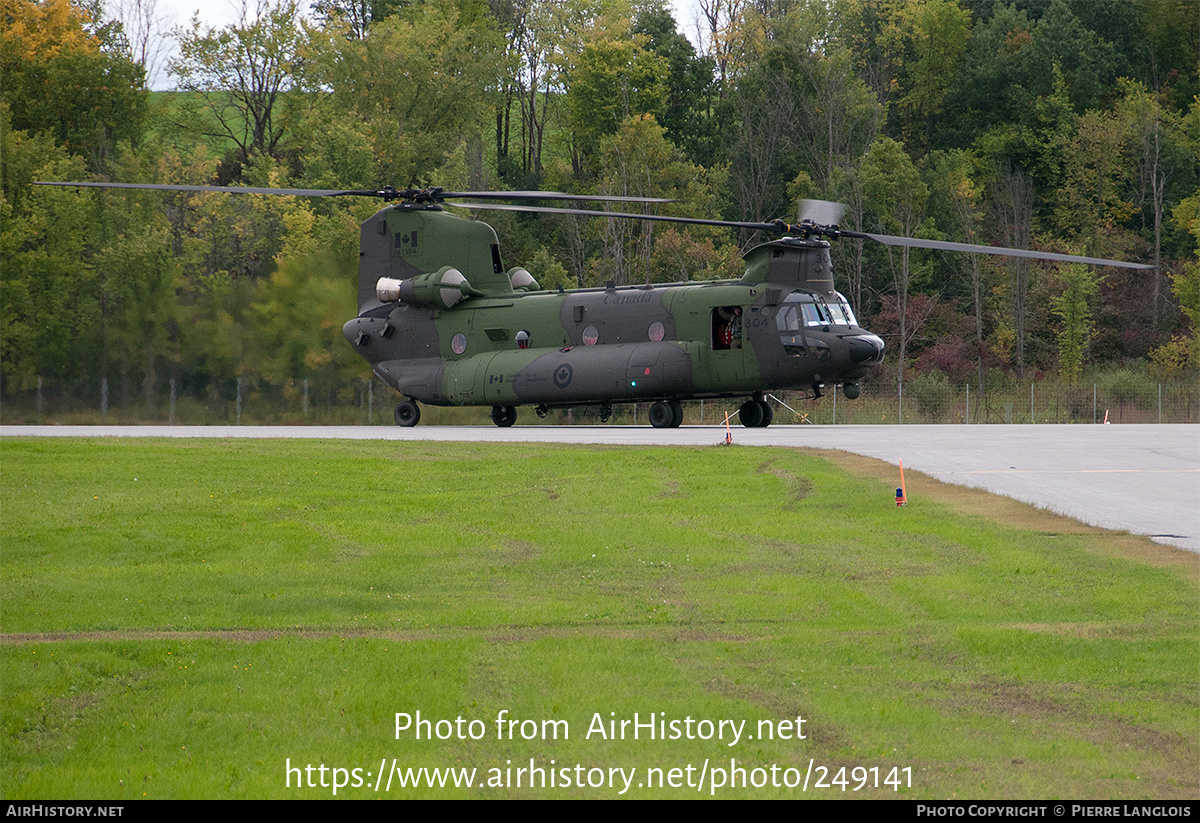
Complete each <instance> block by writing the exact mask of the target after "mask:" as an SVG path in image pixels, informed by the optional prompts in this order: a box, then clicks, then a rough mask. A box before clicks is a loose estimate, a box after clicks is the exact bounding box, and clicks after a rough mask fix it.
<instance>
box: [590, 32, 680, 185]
mask: <svg viewBox="0 0 1200 823" xmlns="http://www.w3.org/2000/svg"><path fill="white" fill-rule="evenodd" d="M666 74H667V61H666V60H664V59H663V58H661V57H659V56H657V55H655V54H654V53H653V52H648V51H646V50H644V49H642V48H641V47H640V46H638V45H637V44H636V43H634V42H632V41H630V40H621V41H615V40H601V41H595V42H591V43H588V44H587V45H586V46H584V48H583V52H582V53H581V54H580V55H579V57H578V59H577V60H576V61H575V65H574V67H573V68H572V71H571V88H570V91H569V93H568V95H567V107H568V111H569V112H570V118H569V121H570V124H571V131H572V133H573V135H574V144H575V155H576V157H575V162H574V166H575V170H576V173H577V174H580V173H584V174H586V173H588V172H590V171H591V169H590V168H589V167H590V165H591V164H590V163H589V161H588V158H590V157H591V156H593V155H594V154H595V152H596V150H597V148H598V147H599V144H600V141H601V139H602V138H603V137H605V136H607V135H612V134H616V132H617V130H618V128H619V127H620V126H621V124H622V123H623V122H625V121H626V120H628V119H629V118H630V117H634V116H639V115H644V114H648V115H651V116H653V117H655V118H658V117H661V116H662V114H663V112H664V110H665V109H666V82H665V78H666Z"/></svg>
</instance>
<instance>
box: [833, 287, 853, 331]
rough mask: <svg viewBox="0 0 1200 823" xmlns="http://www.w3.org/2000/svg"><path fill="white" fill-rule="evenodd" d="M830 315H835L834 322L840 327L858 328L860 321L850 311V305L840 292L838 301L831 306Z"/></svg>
mask: <svg viewBox="0 0 1200 823" xmlns="http://www.w3.org/2000/svg"><path fill="white" fill-rule="evenodd" d="M829 313H830V314H832V315H833V322H834V323H835V324H836V325H839V326H857V325H858V320H856V319H855V317H854V312H853V311H851V309H850V304H849V303H848V302H847V301H846V298H845V297H843V296H842V294H841V293H840V292H838V293H837V300H836V301H834V302H831V303H830V304H829Z"/></svg>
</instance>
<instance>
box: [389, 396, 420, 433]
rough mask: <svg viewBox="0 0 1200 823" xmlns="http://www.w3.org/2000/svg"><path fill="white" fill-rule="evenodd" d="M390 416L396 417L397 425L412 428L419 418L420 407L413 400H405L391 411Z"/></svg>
mask: <svg viewBox="0 0 1200 823" xmlns="http://www.w3.org/2000/svg"><path fill="white" fill-rule="evenodd" d="M392 417H394V418H395V419H396V425H397V426H404V427H405V428H412V427H413V426H415V425H417V421H419V420H420V419H421V409H420V407H419V406H417V404H416V403H414V402H413V401H411V400H405V401H404V402H403V403H401V404H400V405H399V406H397V407H396V411H394V412H393V413H392Z"/></svg>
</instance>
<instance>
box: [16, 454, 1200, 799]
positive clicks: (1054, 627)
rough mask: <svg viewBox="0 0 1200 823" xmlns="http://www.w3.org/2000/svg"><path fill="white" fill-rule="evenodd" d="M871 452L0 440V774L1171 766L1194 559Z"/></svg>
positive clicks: (893, 791) (1103, 774)
mask: <svg viewBox="0 0 1200 823" xmlns="http://www.w3.org/2000/svg"><path fill="white" fill-rule="evenodd" d="M890 471H891V470H890V469H889V468H887V467H883V466H882V464H878V463H875V462H874V461H869V460H866V459H865V458H852V457H848V456H845V455H841V456H831V455H825V454H818V453H815V452H808V453H805V452H800V451H795V450H785V449H775V450H767V449H756V448H744V447H738V446H734V447H719V446H713V447H708V448H658V447H656V448H601V447H595V448H580V447H566V446H543V445H486V446H484V445H474V444H451V443H446V444H440V443H401V442H385V443H359V442H346V441H337V442H333V441H330V442H315V441H251V440H238V441H212V440H205V441H186V440H183V441H176V440H169V441H168V440H159V441H154V440H149V441H148V440H127V441H108V440H19V439H5V440H4V441H0V485H2V489H0V507H2V508H0V518H2V520H0V525H2V532H0V534H2V539H3V543H2V551H0V568H2V570H3V574H2V581H0V609H2V611H0V632H2V635H0V637H2V639H3V643H0V665H2V669H0V671H2V675H0V676H2V678H3V679H2V685H3V724H4V726H3V750H2V760H0V774H2V775H3V778H2V782H0V791H2V793H3V796H4V798H5V799H17V798H56V799H67V798H93V799H108V798H111V799H133V798H140V797H147V798H183V797H191V798H241V797H289V798H303V797H332V796H334V784H335V783H338V784H340V785H338V786H337V789H336V792H337V797H350V798H367V797H380V798H382V797H391V798H396V797H439V798H440V797H495V798H507V797H528V796H537V797H601V798H603V797H618V796H624V797H651V796H653V797H697V796H698V797H708V796H712V795H715V796H717V797H724V798H729V797H753V798H758V797H763V798H766V797H778V796H783V797H810V798H833V797H839V798H840V797H848V798H849V797H871V798H882V797H903V798H954V797H958V798H1038V799H1049V798H1056V797H1061V798H1155V799H1169V798H1194V797H1196V796H1198V795H1200V772H1198V770H1197V762H1200V740H1198V732H1197V730H1198V729H1200V688H1198V687H1200V642H1198V641H1200V607H1198V605H1197V604H1198V602H1200V598H1198V589H1200V585H1198V574H1197V562H1196V561H1197V558H1196V556H1195V555H1191V554H1187V553H1183V552H1177V551H1175V550H1173V549H1170V548H1166V547H1161V546H1157V545H1155V544H1153V543H1150V542H1149V541H1147V540H1144V539H1142V538H1135V537H1131V536H1129V535H1121V534H1114V533H1110V532H1103V531H1100V530H1096V529H1092V528H1088V527H1084V526H1081V525H1080V524H1077V523H1074V522H1073V521H1068V520H1065V519H1062V518H1058V517H1056V516H1052V515H1049V514H1046V513H1043V512H1038V511H1036V510H1034V509H1032V508H1030V507H1026V506H1022V505H1021V504H1016V503H1013V502H1012V501H1006V500H1002V499H999V498H995V497H991V496H989V495H986V494H984V493H982V492H978V491H973V490H965V489H958V488H956V487H949V486H942V485H941V484H938V483H936V482H934V481H932V480H928V479H927V478H921V477H919V476H916V477H910V478H909V484H908V485H909V500H910V504H909V505H908V506H907V507H906V508H904V509H897V508H896V507H895V506H894V505H893V499H892V488H893V486H894V484H895V481H894V479H891V478H890V474H889V472H890ZM417 712H420V718H421V719H422V720H424V721H431V722H429V723H427V724H426V725H422V726H419V727H418V726H417V725H416V723H415V722H412V721H415V720H416V715H417ZM398 713H399V714H401V715H402V716H403V715H406V716H408V718H409V720H408V721H404V719H403V717H402V718H401V721H402V722H401V725H404V726H406V728H404V729H402V730H401V731H399V732H397V714H398ZM635 713H636V715H637V718H636V719H637V721H638V722H640V723H641V724H643V725H642V726H641V727H640V728H639V729H638V735H637V739H634V737H633V735H634V731H635V727H634V726H633V725H632V722H633V721H634V720H635ZM459 718H461V721H459ZM498 718H501V719H502V722H500V723H499V724H498V723H497V719H498ZM799 718H802V719H803V723H798V719H799ZM648 719H652V720H653V721H654V723H655V724H656V725H655V734H654V736H653V739H650V734H649V731H648V728H649V727H648V726H647V725H645V724H646V723H647V720H648ZM623 720H625V721H629V722H628V723H626V725H625V736H624V738H621V737H620V731H621V721H623ZM438 721H445V722H442V723H439V722H438ZM508 721H516V722H515V723H513V724H511V725H506V724H508ZM610 722H613V723H614V724H615V725H613V726H610V725H609V723H610ZM659 724H661V725H659ZM600 725H602V726H603V729H604V734H603V735H602V734H601V733H600V732H599V726H600ZM418 729H419V730H420V732H421V736H420V739H417V733H416V732H417V730H418ZM610 729H613V730H614V731H616V733H617V734H616V735H615V736H610V735H609V734H608V732H609V730H610ZM660 730H661V731H663V732H666V738H667V739H663V736H662V735H661V734H660ZM768 732H770V734H768ZM800 734H803V738H802V739H800V738H799V735H800ZM735 736H736V739H735ZM430 737H432V738H433V739H429V738H430ZM443 737H444V738H445V739H439V738H443ZM476 738H477V739H476ZM531 765H532V767H533V771H532V774H531V773H530V767H531ZM307 767H311V768H307ZM322 767H324V768H323V769H322ZM289 769H290V771H289ZM356 769H357V770H358V771H354V770H356ZM410 769H411V770H412V771H411V772H410V771H408V770H410ZM420 769H427V770H433V769H438V770H444V769H454V770H466V771H465V772H463V771H455V772H454V773H452V774H451V773H448V772H445V771H438V772H436V773H433V772H432V771H425V772H421V771H419V770H420ZM471 770H474V772H473V774H472V773H471ZM381 774H382V775H383V777H382V778H381V777H380V775H381ZM464 774H466V775H467V776H468V778H469V779H470V782H471V785H470V787H466V786H457V787H456V785H455V778H457V779H458V781H459V782H462V780H463V775H464ZM531 777H532V779H533V781H534V784H535V785H534V786H533V787H532V788H531V787H530V778H531ZM431 779H432V780H433V783H434V785H433V786H432V787H430V786H429V785H428V783H429V781H430V780H431ZM439 780H444V781H445V782H446V785H445V786H439V785H437V782H438V781H439ZM414 781H415V782H419V783H420V784H421V785H419V786H413V785H411V783H412V782H414ZM518 781H520V784H519V785H518ZM806 781H807V786H805V785H804V784H805V782H806ZM388 782H390V786H389V785H387V783H388ZM401 782H404V783H408V784H410V785H405V786H401V785H400V784H401ZM300 784H302V785H300ZM322 784H324V785H322ZM377 784H378V785H377ZM543 784H544V785H543ZM552 784H553V785H552Z"/></svg>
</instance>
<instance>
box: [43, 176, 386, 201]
mask: <svg viewBox="0 0 1200 823" xmlns="http://www.w3.org/2000/svg"><path fill="white" fill-rule="evenodd" d="M33 184H34V185H35V186H64V187H67V188H94V189H151V190H157V191H191V192H202V193H203V192H223V193H225V194H284V195H295V196H298V197H339V196H342V195H355V194H357V195H366V196H371V197H382V196H383V194H382V193H381V192H377V191H338V190H336V189H267V188H253V187H250V186H177V185H173V184H169V183H93V182H79V181H76V182H60V181H56V180H35V181H34V183H33Z"/></svg>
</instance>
